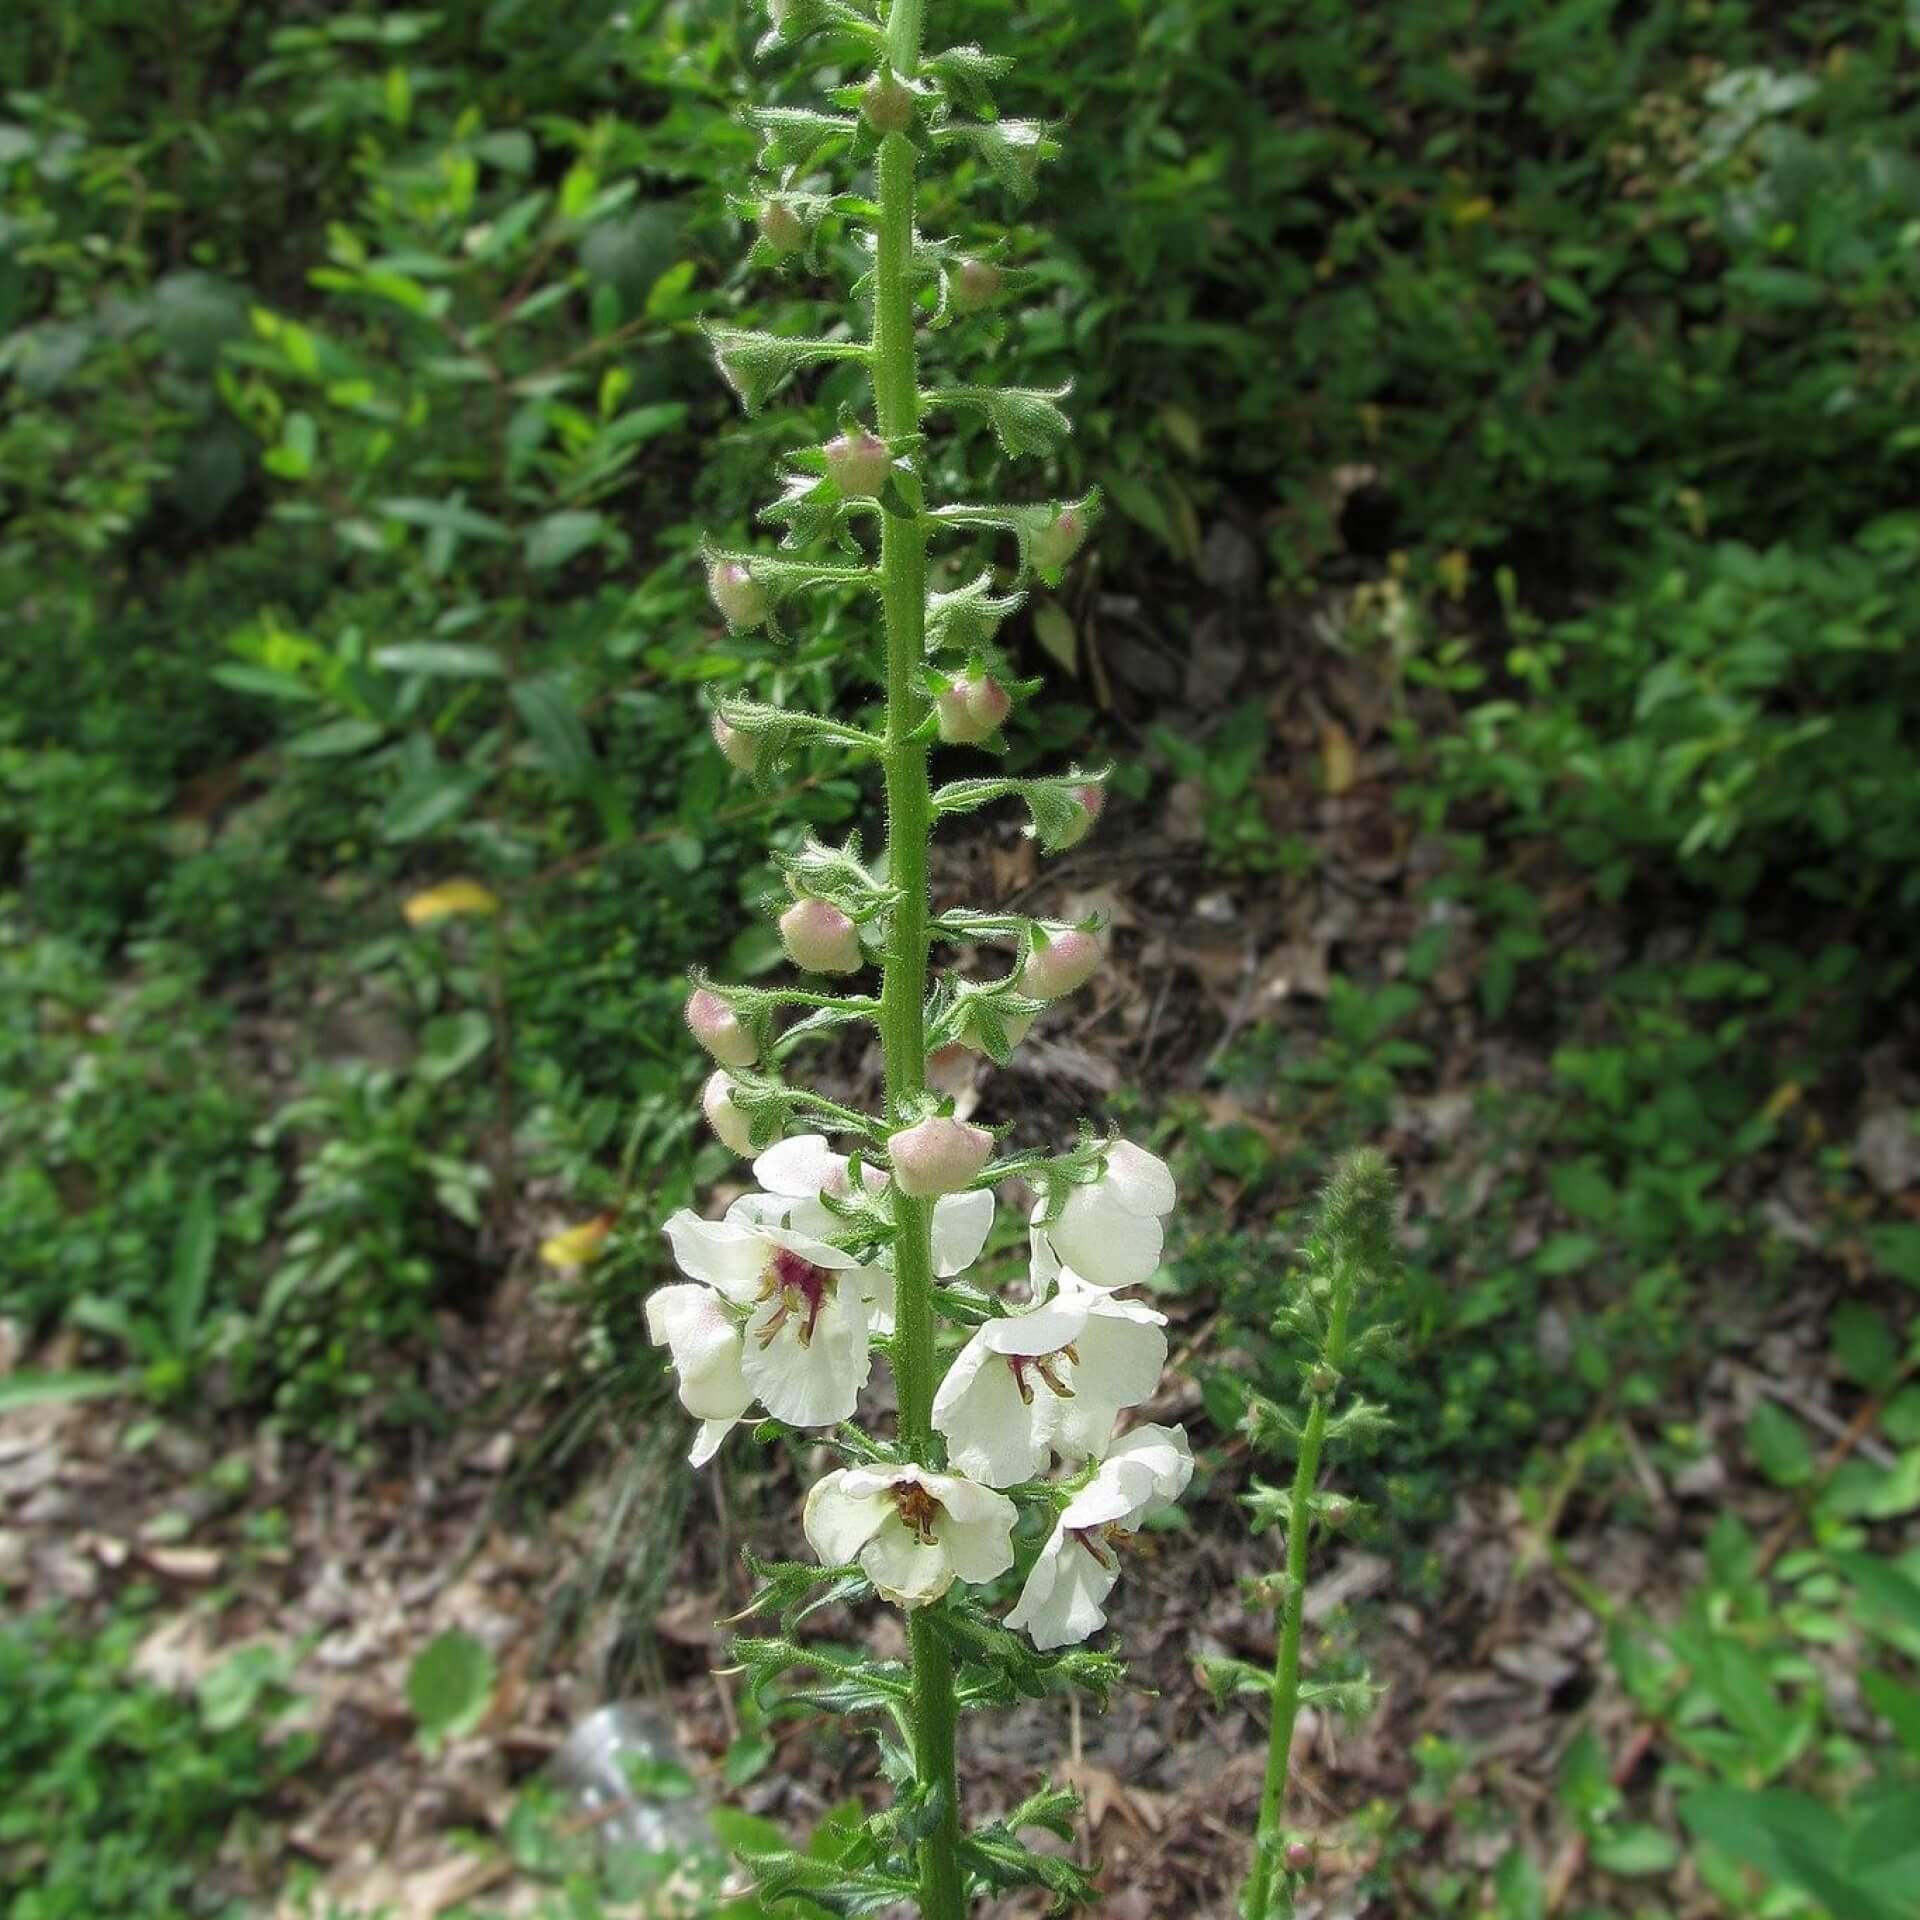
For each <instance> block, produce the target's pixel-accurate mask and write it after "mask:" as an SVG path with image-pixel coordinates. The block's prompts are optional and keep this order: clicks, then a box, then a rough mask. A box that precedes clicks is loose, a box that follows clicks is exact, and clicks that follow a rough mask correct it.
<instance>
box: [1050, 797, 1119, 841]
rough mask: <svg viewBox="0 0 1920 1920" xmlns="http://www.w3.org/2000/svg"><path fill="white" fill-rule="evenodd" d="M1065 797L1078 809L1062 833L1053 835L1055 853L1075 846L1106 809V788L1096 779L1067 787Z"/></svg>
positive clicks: (1090, 830)
mask: <svg viewBox="0 0 1920 1920" xmlns="http://www.w3.org/2000/svg"><path fill="white" fill-rule="evenodd" d="M1067 797H1068V798H1069V799H1070V800H1071V801H1072V802H1073V804H1074V805H1075V806H1076V807H1078V808H1079V809H1080V811H1079V813H1078V815H1077V816H1076V817H1075V818H1074V820H1073V821H1072V822H1071V823H1070V824H1069V825H1068V827H1067V830H1066V831H1065V832H1064V833H1061V834H1057V835H1055V837H1054V842H1053V850H1054V852H1055V853H1065V852H1066V850H1067V849H1068V848H1069V847H1077V846H1078V845H1079V844H1080V842H1081V841H1082V840H1084V839H1085V838H1086V837H1087V835H1088V834H1090V833H1091V832H1092V831H1093V826H1094V822H1095V821H1096V820H1098V819H1099V818H1100V816H1101V815H1102V814H1103V813H1105V812H1106V810H1107V790H1106V788H1105V787H1103V786H1102V785H1101V784H1100V783H1099V781H1097V780H1089V781H1087V782H1086V783H1085V784H1084V785H1082V786H1078V787H1069V788H1068V789H1067Z"/></svg>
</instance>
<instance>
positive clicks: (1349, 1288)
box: [1245, 1251, 1356, 1920]
mask: <svg viewBox="0 0 1920 1920" xmlns="http://www.w3.org/2000/svg"><path fill="white" fill-rule="evenodd" d="M1355 1269H1356V1262H1355V1259H1354V1257H1353V1255H1352V1254H1351V1253H1350V1252H1346V1251H1343V1252H1342V1253H1341V1254H1340V1255H1339V1257H1338V1258H1337V1260H1336V1264H1335V1266H1334V1271H1333V1299H1332V1303H1331V1307H1330V1311H1329V1313H1328V1318H1327V1339H1326V1345H1325V1347H1324V1348H1323V1350H1322V1355H1321V1361H1322V1365H1323V1366H1324V1367H1325V1369H1326V1370H1327V1372H1328V1373H1329V1374H1331V1375H1332V1377H1333V1379H1332V1381H1330V1382H1329V1383H1328V1384H1327V1387H1326V1391H1324V1392H1321V1391H1318V1390H1317V1388H1318V1383H1316V1390H1315V1391H1314V1392H1313V1405H1312V1408H1311V1409H1310V1410H1309V1412H1308V1414H1307V1424H1306V1428H1305V1430H1304V1431H1303V1432H1302V1433H1301V1435H1300V1457H1299V1460H1298V1462H1297V1463H1296V1465H1295V1467H1294V1472H1293V1493H1292V1496H1291V1498H1290V1500H1289V1502H1288V1506H1287V1584H1286V1591H1285V1592H1284V1593H1283V1594H1282V1595H1281V1599H1280V1652H1279V1656H1278V1658H1277V1659H1276V1660H1275V1662H1274V1669H1273V1692H1272V1694H1271V1696H1270V1697H1271V1700H1272V1709H1271V1720H1270V1724H1269V1726H1268V1729H1267V1777H1266V1784H1265V1786H1264V1787H1263V1788H1262V1789H1261V1793H1260V1824H1259V1826H1258V1827H1257V1828H1256V1829H1255V1831H1254V1841H1253V1871H1252V1873H1251V1874H1250V1875H1249V1876H1248V1879H1247V1896H1246V1907H1245V1920H1274V1914H1275V1911H1276V1910H1275V1908H1274V1904H1273V1901H1274V1881H1275V1873H1276V1869H1277V1867H1278V1865H1279V1856H1280V1848H1281V1838H1280V1823H1281V1819H1282V1817H1283V1815H1284V1813H1285V1811H1286V1799H1287V1770H1288V1766H1289V1763H1290V1761H1291V1758H1292V1754H1293V1728H1294V1722H1295V1721H1296V1720H1297V1719H1298V1718H1299V1714H1300V1632H1301V1627H1302V1624H1303V1622H1304V1621H1305V1618H1306V1599H1307V1546H1308V1540H1309V1536H1310V1535H1311V1533H1312V1531H1313V1496H1314V1491H1315V1489H1316V1488H1317V1486H1318V1485H1319V1480H1320V1451H1321V1448H1322V1446H1323V1445H1324V1444H1325V1441H1326V1437H1327V1413H1328V1408H1329V1406H1330V1404H1331V1402H1332V1399H1333V1395H1334V1392H1335V1390H1336V1389H1335V1386H1334V1384H1333V1382H1337V1381H1338V1379H1339V1375H1340V1369H1341V1367H1342V1366H1343V1365H1344V1364H1345V1362H1346V1357H1347V1313H1348V1309H1349V1308H1350V1307H1351V1306H1352V1304H1353V1288H1354V1279H1355ZM1283 1911H1285V1912H1287V1913H1291V1912H1292V1911H1293V1904H1292V1901H1291V1900H1288V1902H1287V1904H1286V1907H1285V1908H1284V1909H1283Z"/></svg>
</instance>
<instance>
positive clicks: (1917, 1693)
mask: <svg viewBox="0 0 1920 1920" xmlns="http://www.w3.org/2000/svg"><path fill="white" fill-rule="evenodd" d="M1860 1691H1861V1692H1862V1693H1864V1694H1865V1695H1866V1696H1867V1700H1868V1703H1869V1704H1870V1705H1871V1706H1872V1708H1873V1710H1874V1712H1875V1713H1877V1714H1879V1715H1880V1716H1881V1717H1882V1718H1883V1719H1884V1720H1886V1721H1888V1722H1889V1723H1890V1724H1891V1725H1892V1727H1893V1730H1894V1732H1895V1733H1896V1734H1898V1735H1899V1738H1900V1744H1901V1745H1902V1746H1903V1747H1905V1748H1906V1750H1907V1751H1908V1752H1909V1753H1910V1754H1912V1755H1914V1756H1915V1758H1917V1759H1920V1687H1909V1686H1906V1685H1905V1684H1903V1683H1902V1682H1901V1681H1898V1680H1896V1679H1894V1677H1893V1676H1892V1675H1891V1674H1888V1673H1876V1672H1868V1673H1863V1674H1862V1675H1861V1676H1860Z"/></svg>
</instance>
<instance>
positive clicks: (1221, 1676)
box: [1198, 1655, 1273, 1707]
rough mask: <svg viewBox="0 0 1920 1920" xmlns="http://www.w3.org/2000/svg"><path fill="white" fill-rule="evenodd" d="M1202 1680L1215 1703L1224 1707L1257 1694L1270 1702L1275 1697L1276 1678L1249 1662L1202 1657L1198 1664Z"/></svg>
mask: <svg viewBox="0 0 1920 1920" xmlns="http://www.w3.org/2000/svg"><path fill="white" fill-rule="evenodd" d="M1198 1664H1199V1668H1200V1678H1201V1680H1202V1682H1203V1683H1204V1684H1205V1686H1206V1689H1207V1691H1208V1692H1209V1693H1210V1694H1212V1695H1213V1703H1214V1705H1215V1706H1217V1707H1224V1706H1225V1705H1226V1704H1227V1702H1228V1701H1229V1700H1234V1699H1240V1698H1244V1697H1246V1696H1248V1695H1254V1694H1257V1695H1258V1696H1259V1697H1260V1698H1261V1699H1263V1700H1264V1699H1268V1698H1270V1697H1271V1696H1272V1693H1273V1675H1272V1674H1271V1673H1269V1672H1268V1671H1267V1670H1266V1668H1264V1667H1256V1666H1255V1665H1254V1664H1253V1662H1252V1661H1250V1660H1233V1659H1227V1658H1216V1657H1213V1656H1211V1655H1203V1656H1202V1657H1201V1659H1200V1661H1199V1663H1198Z"/></svg>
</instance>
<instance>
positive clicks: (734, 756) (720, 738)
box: [713, 713, 760, 773]
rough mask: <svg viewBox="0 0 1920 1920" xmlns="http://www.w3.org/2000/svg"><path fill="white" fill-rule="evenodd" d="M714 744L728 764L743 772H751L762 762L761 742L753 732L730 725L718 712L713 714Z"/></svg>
mask: <svg viewBox="0 0 1920 1920" xmlns="http://www.w3.org/2000/svg"><path fill="white" fill-rule="evenodd" d="M713 744H714V745H715V746H716V747H718V748H719V749H720V757H721V758H722V759H723V760H724V761H726V763H727V765H728V766H730V767H738V768H739V769H740V771H741V772H742V773H751V772H752V771H753V770H754V768H755V767H757V766H758V765H759V764H760V742H759V741H758V740H756V739H755V738H754V737H753V735H752V734H750V733H742V732H741V731H740V729H739V728H738V727H730V726H728V725H727V723H726V722H725V721H724V720H723V719H721V717H720V716H719V715H718V714H717V713H716V714H715V715H714V716H713Z"/></svg>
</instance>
